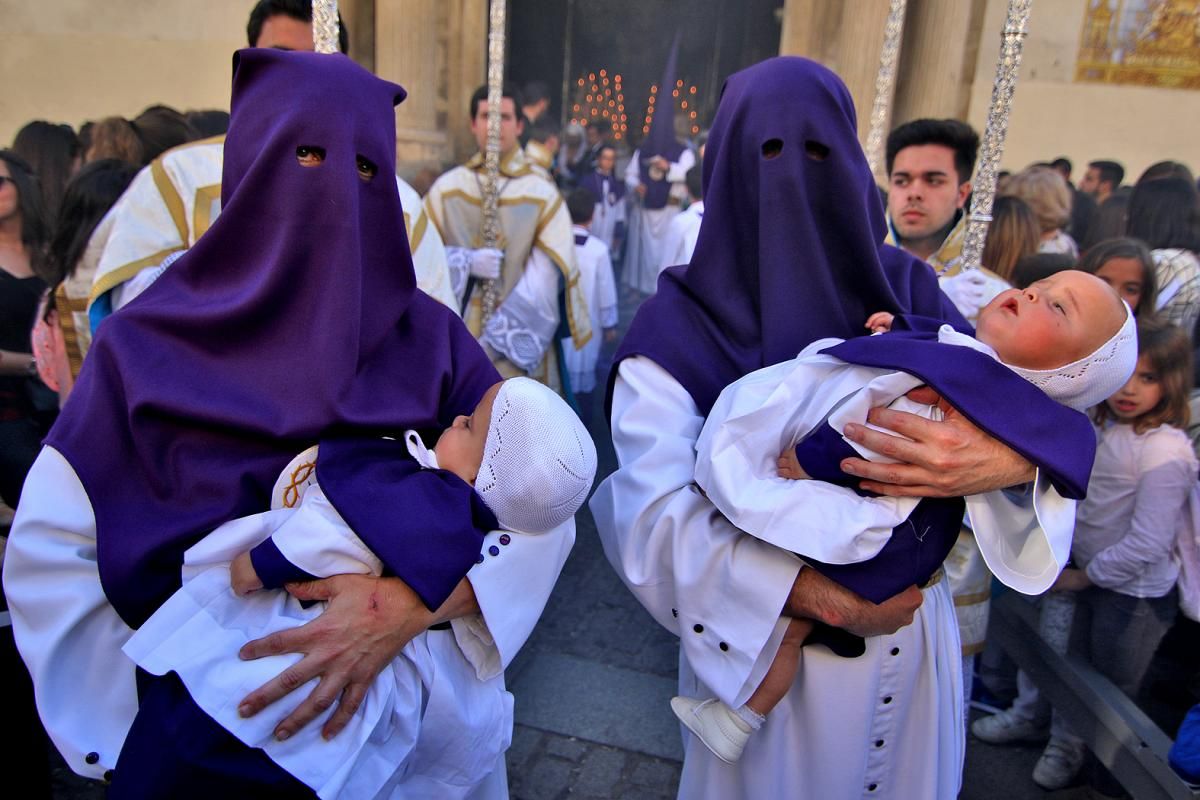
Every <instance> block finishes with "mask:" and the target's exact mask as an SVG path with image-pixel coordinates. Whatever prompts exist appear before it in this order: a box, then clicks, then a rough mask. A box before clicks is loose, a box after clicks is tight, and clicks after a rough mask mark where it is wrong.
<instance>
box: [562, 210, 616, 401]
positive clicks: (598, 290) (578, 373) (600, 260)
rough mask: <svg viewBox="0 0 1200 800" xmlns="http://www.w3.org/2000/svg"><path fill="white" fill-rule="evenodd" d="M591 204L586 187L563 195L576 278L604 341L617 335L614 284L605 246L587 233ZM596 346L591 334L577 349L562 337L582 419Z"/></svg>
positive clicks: (592, 380)
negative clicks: (572, 240)
mask: <svg viewBox="0 0 1200 800" xmlns="http://www.w3.org/2000/svg"><path fill="white" fill-rule="evenodd" d="M595 207H596V204H595V203H593V202H592V195H591V192H589V191H588V190H586V189H576V190H575V191H573V192H571V194H569V195H568V196H567V211H569V212H570V213H571V222H572V224H573V225H574V229H573V232H574V235H575V261H576V263H577V264H578V265H579V282H580V284H581V286H582V287H583V292H584V295H585V296H586V297H587V299H588V314H589V315H590V317H591V322H592V330H593V331H598V330H600V329H601V328H603V329H604V341H605V342H611V341H613V340H614V339H616V337H617V288H616V282H615V280H614V279H613V268H612V257H611V256H610V254H609V250H608V247H607V246H605V244H604V242H602V241H601V240H600V239H598V238H596V237H595V236H593V235H592V234H591V230H590V228H591V222H592V214H593V212H594V209H595ZM600 347H601V342H600V339H599V338H598V337H595V336H593V337H592V338H591V339H590V340H589V341H588V342H587V344H585V345H584V346H583V347H580V348H578V349H576V347H575V342H574V340H573V339H572V338H571V337H569V336H568V337H567V338H566V339H563V362H564V364H565V366H566V368H567V373H568V375H569V376H570V378H571V389H572V390H573V391H574V392H575V399H576V401H577V402H578V403H579V405H580V413H581V415H582V416H583V418H584V419H589V418H590V417H591V413H590V409H591V393H592V392H593V391H594V390H595V388H596V362H597V361H598V360H599V358H600Z"/></svg>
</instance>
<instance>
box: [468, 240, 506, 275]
mask: <svg viewBox="0 0 1200 800" xmlns="http://www.w3.org/2000/svg"><path fill="white" fill-rule="evenodd" d="M503 263H504V251H502V250H497V249H496V248H494V247H481V248H480V249H478V250H472V251H471V275H472V276H474V277H476V278H482V279H483V280H485V281H492V280H495V279H496V278H499V277H500V266H501V265H502V264H503Z"/></svg>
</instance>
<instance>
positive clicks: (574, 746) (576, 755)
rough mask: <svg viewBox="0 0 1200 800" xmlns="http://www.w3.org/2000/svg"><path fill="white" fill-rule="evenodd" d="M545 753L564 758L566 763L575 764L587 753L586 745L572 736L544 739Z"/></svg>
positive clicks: (549, 736) (548, 736) (550, 736)
mask: <svg viewBox="0 0 1200 800" xmlns="http://www.w3.org/2000/svg"><path fill="white" fill-rule="evenodd" d="M546 752H547V753H549V754H550V755H552V756H558V757H559V758H565V759H567V760H568V761H574V762H577V763H578V761H579V760H580V759H581V758H583V756H584V754H586V753H587V752H588V743H587V742H581V741H580V740H578V739H576V738H575V737H574V736H553V735H547V737H546Z"/></svg>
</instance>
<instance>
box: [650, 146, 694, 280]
mask: <svg viewBox="0 0 1200 800" xmlns="http://www.w3.org/2000/svg"><path fill="white" fill-rule="evenodd" d="M702 169H703V168H702V167H701V166H700V165H699V164H697V165H696V166H694V167H692V168H691V169H689V170H688V174H687V181H686V183H687V191H688V207H687V208H685V209H684V210H683V211H681V212H679V213H678V214H676V215H675V217H674V218H673V219H672V220H671V224H670V225H668V226H667V235H666V238H665V239H663V251H662V261H661V263H660V264H659V270H658V271H659V272H662V271H663V270H664V269H666V268H667V267H674V266H676V265H678V264H686V263H688V262H689V261H691V260H692V253H693V252H694V251H695V250H696V237H698V236H699V235H700V223H701V222H702V221H703V220H704V199H703V198H704V194H703V190H702V186H701V185H702V183H703V179H702V178H701V171H702Z"/></svg>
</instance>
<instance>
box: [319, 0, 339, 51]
mask: <svg viewBox="0 0 1200 800" xmlns="http://www.w3.org/2000/svg"><path fill="white" fill-rule="evenodd" d="M312 15H313V45H315V48H314V49H315V50H316V51H317V52H318V53H337V52H339V51H340V50H341V48H339V47H338V4H337V0H313V4H312Z"/></svg>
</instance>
